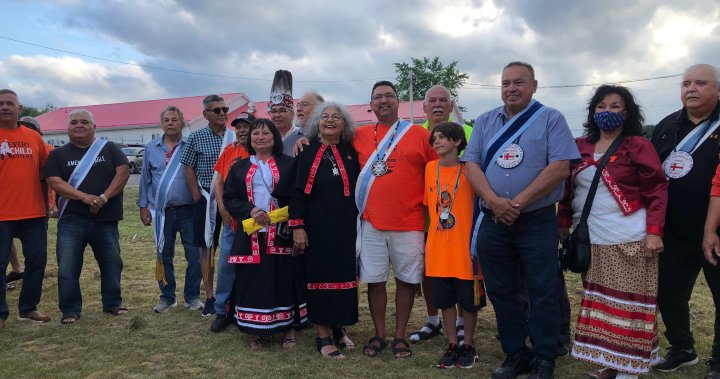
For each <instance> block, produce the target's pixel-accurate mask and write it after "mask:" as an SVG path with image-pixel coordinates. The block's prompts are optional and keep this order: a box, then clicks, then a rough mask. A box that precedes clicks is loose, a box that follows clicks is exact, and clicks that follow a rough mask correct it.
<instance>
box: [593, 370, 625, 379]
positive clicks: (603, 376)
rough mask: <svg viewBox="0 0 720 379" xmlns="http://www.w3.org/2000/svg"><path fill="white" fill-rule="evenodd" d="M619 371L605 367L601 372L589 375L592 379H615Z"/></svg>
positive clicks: (597, 371) (596, 371)
mask: <svg viewBox="0 0 720 379" xmlns="http://www.w3.org/2000/svg"><path fill="white" fill-rule="evenodd" d="M617 373H618V372H617V370H614V369H611V368H608V367H604V368H601V369H599V370H595V371H593V372H590V373H588V377H589V378H590V379H613V378H615V377H616V376H617Z"/></svg>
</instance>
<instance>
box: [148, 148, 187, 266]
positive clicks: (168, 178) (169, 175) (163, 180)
mask: <svg viewBox="0 0 720 379" xmlns="http://www.w3.org/2000/svg"><path fill="white" fill-rule="evenodd" d="M178 145H179V146H178V147H177V148H176V149H175V151H174V152H173V154H172V156H171V157H170V160H169V161H168V163H167V164H166V165H165V171H164V172H163V174H162V176H161V177H160V182H159V183H158V188H157V192H156V193H155V207H154V208H150V213H151V214H152V218H153V223H154V225H153V231H154V234H155V244H156V246H157V250H158V255H161V254H162V251H163V247H164V246H165V206H166V205H167V197H168V196H167V195H168V193H170V187H171V186H172V183H173V182H174V181H175V178H177V175H178V173H179V172H180V166H182V164H180V156H181V155H182V151H181V150H182V141H179V142H178Z"/></svg>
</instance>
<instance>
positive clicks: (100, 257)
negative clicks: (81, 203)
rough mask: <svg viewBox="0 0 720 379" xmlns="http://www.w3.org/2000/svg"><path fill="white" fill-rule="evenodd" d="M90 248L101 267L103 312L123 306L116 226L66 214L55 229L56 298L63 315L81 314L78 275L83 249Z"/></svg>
mask: <svg viewBox="0 0 720 379" xmlns="http://www.w3.org/2000/svg"><path fill="white" fill-rule="evenodd" d="M87 245H90V247H91V248H92V251H93V254H94V255H95V260H96V261H97V263H98V266H99V267H100V295H101V297H102V308H103V311H110V310H112V309H113V308H115V307H119V306H121V305H122V296H121V295H120V274H121V273H122V269H123V263H122V258H121V257H120V242H119V235H118V223H117V221H115V222H96V221H93V220H92V219H90V218H87V217H82V216H78V215H76V214H73V213H71V212H65V213H64V214H63V216H62V217H61V218H60V220H59V221H58V225H57V249H56V254H57V261H58V297H59V303H60V311H61V312H62V313H63V314H80V312H81V311H82V295H81V293H80V271H81V270H82V265H83V254H84V253H85V247H86V246H87Z"/></svg>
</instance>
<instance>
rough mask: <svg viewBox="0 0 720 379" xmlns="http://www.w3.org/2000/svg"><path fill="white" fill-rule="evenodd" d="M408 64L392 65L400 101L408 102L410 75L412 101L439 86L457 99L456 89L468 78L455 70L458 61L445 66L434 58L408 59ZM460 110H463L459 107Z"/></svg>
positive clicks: (421, 97)
mask: <svg viewBox="0 0 720 379" xmlns="http://www.w3.org/2000/svg"><path fill="white" fill-rule="evenodd" d="M410 61H411V62H410V63H409V64H408V63H405V62H403V63H393V64H394V65H395V80H396V81H397V90H398V96H399V98H400V100H410V79H409V75H410V73H412V74H413V75H414V76H415V81H414V82H413V99H415V100H417V99H423V98H425V92H427V90H428V89H429V88H430V87H432V86H434V85H436V84H441V85H443V86H445V87H447V89H449V90H450V94H451V95H453V97H455V98H456V99H457V97H458V89H459V88H460V87H462V86H463V85H464V84H465V82H467V80H468V78H469V77H470V76H469V75H468V74H466V73H464V72H460V71H459V70H458V69H457V65H458V61H452V62H450V64H448V65H447V66H446V65H444V64H443V63H442V62H441V61H440V58H439V57H434V58H428V57H423V58H410ZM460 110H463V111H464V110H465V109H464V108H463V107H460Z"/></svg>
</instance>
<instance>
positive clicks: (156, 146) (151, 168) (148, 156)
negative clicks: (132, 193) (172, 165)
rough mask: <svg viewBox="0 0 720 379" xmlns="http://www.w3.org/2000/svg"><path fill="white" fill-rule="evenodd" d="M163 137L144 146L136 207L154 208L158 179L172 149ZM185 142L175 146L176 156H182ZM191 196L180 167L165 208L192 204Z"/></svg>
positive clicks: (171, 185) (183, 171)
mask: <svg viewBox="0 0 720 379" xmlns="http://www.w3.org/2000/svg"><path fill="white" fill-rule="evenodd" d="M164 137H165V135H163V136H162V137H160V138H158V139H154V140H152V141H150V142H148V144H147V145H146V146H145V155H144V157H143V163H142V173H141V174H140V196H139V198H138V201H137V205H138V207H140V208H153V209H154V208H155V195H156V194H157V189H158V185H159V184H160V178H161V177H162V175H163V173H164V172H165V159H166V154H170V152H171V151H172V149H171V148H170V147H168V146H167V145H166V144H165V143H164V142H163V141H164ZM186 145H187V142H186V141H185V139H184V138H183V139H182V140H181V141H180V144H179V145H178V146H177V149H179V150H178V151H177V154H182V153H183V149H184V148H185V146H186ZM194 203H195V202H194V201H193V197H192V194H191V193H190V189H189V188H188V185H187V181H186V179H185V170H183V167H182V166H180V170H178V174H177V175H176V176H175V180H174V181H173V182H172V183H171V184H170V190H169V191H168V194H167V204H166V205H165V206H166V207H176V206H179V205H190V204H194Z"/></svg>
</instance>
